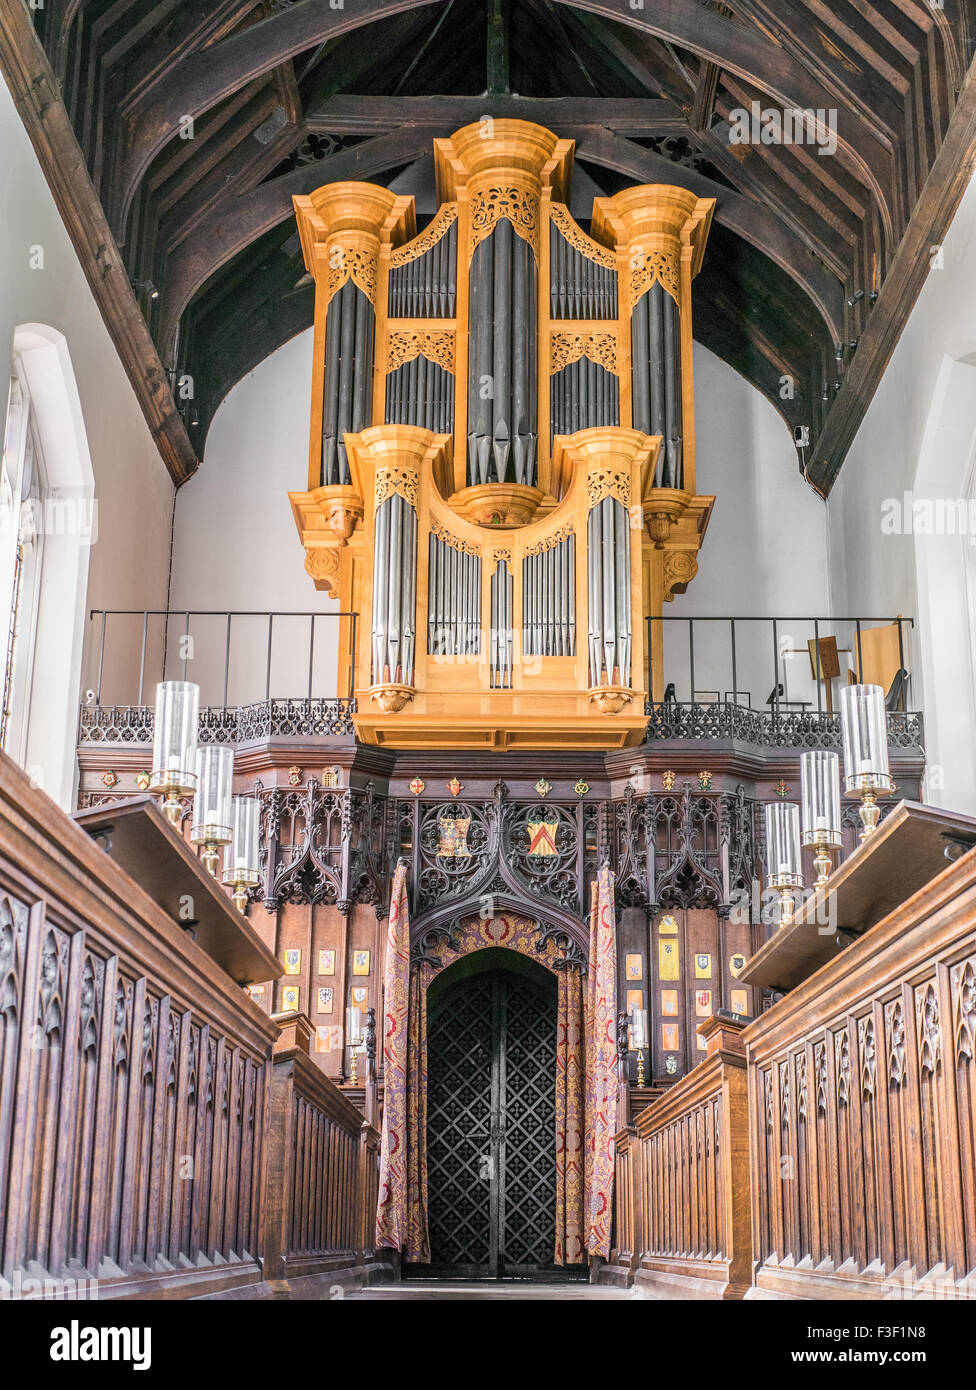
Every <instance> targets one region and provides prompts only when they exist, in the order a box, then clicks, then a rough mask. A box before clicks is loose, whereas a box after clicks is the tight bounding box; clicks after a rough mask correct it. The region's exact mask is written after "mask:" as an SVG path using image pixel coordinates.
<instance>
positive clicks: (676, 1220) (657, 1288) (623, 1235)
mask: <svg viewBox="0 0 976 1390" xmlns="http://www.w3.org/2000/svg"><path fill="white" fill-rule="evenodd" d="M703 1031H704V1032H705V1033H706V1034H707V1037H708V1049H709V1050H708V1054H707V1056H706V1058H705V1060H704V1061H703V1062H702V1063H701V1064H700V1065H699V1066H697V1067H695V1068H694V1070H693V1071H691V1072H689V1074H688V1075H687V1076H686V1077H684V1079H683V1080H681V1081H679V1082H678V1083H677V1084H676V1085H674V1086H673V1087H672V1088H671V1089H670V1090H669V1091H668V1093H667V1095H666V1096H663V1097H662V1098H661V1099H660V1100H658V1101H656V1102H655V1103H654V1104H652V1105H649V1106H648V1107H647V1109H646V1110H643V1111H642V1112H641V1113H640V1114H639V1115H638V1116H637V1119H636V1122H635V1123H634V1124H633V1125H631V1126H630V1127H629V1128H628V1129H626V1130H624V1131H622V1133H621V1134H619V1135H618V1136H617V1197H616V1222H617V1225H616V1228H615V1241H614V1247H615V1248H614V1250H613V1251H612V1253H611V1263H610V1266H609V1268H608V1269H607V1270H606V1271H605V1272H604V1274H603V1276H602V1278H603V1280H604V1281H605V1282H608V1283H624V1284H628V1283H630V1282H631V1280H633V1281H634V1282H636V1283H637V1284H638V1285H640V1286H642V1287H646V1288H647V1289H648V1290H649V1291H651V1292H652V1293H653V1295H654V1296H655V1297H657V1298H689V1297H694V1298H731V1299H734V1298H742V1297H743V1295H744V1294H745V1293H746V1291H747V1289H748V1287H749V1283H750V1276H751V1263H752V1245H751V1240H750V1235H749V1209H748V1190H749V1168H748V1130H747V1107H746V1072H745V1048H744V1046H743V1044H742V1042H741V1040H740V1038H739V1036H738V1034H739V1032H740V1031H741V1025H738V1024H734V1023H731V1022H727V1021H724V1020H718V1019H712V1020H709V1022H708V1024H707V1025H704V1029H703Z"/></svg>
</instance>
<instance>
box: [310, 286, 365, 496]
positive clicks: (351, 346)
mask: <svg viewBox="0 0 976 1390" xmlns="http://www.w3.org/2000/svg"><path fill="white" fill-rule="evenodd" d="M374 332H375V320H374V314H373V306H372V304H370V302H369V300H368V299H367V297H366V295H364V294H363V292H362V290H361V289H360V288H359V286H358V285H356V284H355V283H354V281H352V280H347V281H346V283H345V284H344V285H343V286H342V289H341V290H339V291H338V292H337V293H336V294H334V295H333V297H332V302H331V303H330V305H329V310H328V315H327V317H326V328H325V383H324V398H323V399H324V415H323V420H322V483H323V485H330V484H335V483H348V482H349V478H350V474H349V460H348V459H347V458H346V441H345V436H346V434H347V433H350V434H357V433H358V432H359V431H360V430H363V429H365V428H366V426H367V425H368V424H369V423H370V410H371V402H372V390H373V339H374Z"/></svg>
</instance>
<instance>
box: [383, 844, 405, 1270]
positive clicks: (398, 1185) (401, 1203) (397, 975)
mask: <svg viewBox="0 0 976 1390" xmlns="http://www.w3.org/2000/svg"><path fill="white" fill-rule="evenodd" d="M409 994H410V914H409V911H408V908H407V866H406V864H402V863H401V864H398V865H397V868H396V872H395V873H394V875H393V892H392V894H391V898H390V923H389V928H388V930H387V935H386V963H385V966H384V970H383V1081H384V1097H383V1132H382V1137H381V1143H380V1184H379V1202H378V1204H377V1208H376V1244H377V1246H379V1247H381V1248H386V1249H392V1250H402V1249H403V1247H404V1244H405V1241H406V1237H407V1153H408V1148H407V1056H408V1015H409Z"/></svg>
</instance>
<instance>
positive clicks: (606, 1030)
mask: <svg viewBox="0 0 976 1390" xmlns="http://www.w3.org/2000/svg"><path fill="white" fill-rule="evenodd" d="M586 989H587V1004H586V1140H585V1152H584V1180H585V1204H586V1253H587V1254H588V1255H591V1256H599V1257H601V1258H602V1259H605V1260H606V1259H609V1258H610V1225H611V1215H612V1211H613V1168H614V1152H613V1136H614V1133H615V1130H616V1117H617V1038H616V1018H615V1014H616V1003H617V943H616V931H615V928H614V902H613V874H612V873H611V871H610V868H609V866H608V865H605V866H604V867H603V868H602V869H601V870H600V872H599V874H598V875H597V880H596V883H594V885H593V895H592V904H591V908H590V967H589V972H588V975H587V981H586Z"/></svg>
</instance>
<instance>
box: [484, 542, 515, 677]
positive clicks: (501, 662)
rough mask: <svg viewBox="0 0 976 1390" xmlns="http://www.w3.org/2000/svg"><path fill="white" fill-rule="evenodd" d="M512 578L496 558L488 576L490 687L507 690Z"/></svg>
mask: <svg viewBox="0 0 976 1390" xmlns="http://www.w3.org/2000/svg"><path fill="white" fill-rule="evenodd" d="M513 595H514V581H513V579H512V571H511V570H510V569H509V567H508V565H507V563H506V562H505V561H500V562H499V564H498V565H497V567H496V569H495V573H494V574H493V575H492V577H491V630H490V649H489V655H490V662H491V685H492V689H494V690H507V689H508V688H509V687H510V686H511V684H512V641H513V632H512V619H513V613H512V599H513Z"/></svg>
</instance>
